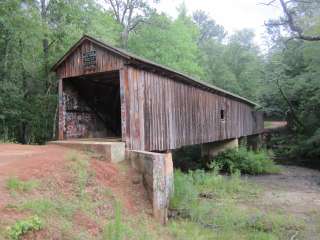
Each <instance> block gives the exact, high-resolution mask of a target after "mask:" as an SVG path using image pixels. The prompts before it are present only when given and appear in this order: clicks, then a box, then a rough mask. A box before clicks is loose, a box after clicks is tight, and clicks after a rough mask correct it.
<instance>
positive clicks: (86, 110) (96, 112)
mask: <svg viewBox="0 0 320 240" xmlns="http://www.w3.org/2000/svg"><path fill="white" fill-rule="evenodd" d="M63 81H64V83H63V97H64V101H65V129H64V136H65V138H66V139H71V138H109V137H115V138H118V137H119V138H120V137H121V110H120V80H119V71H112V72H105V73H99V74H92V75H84V76H79V77H72V78H66V79H64V80H63Z"/></svg>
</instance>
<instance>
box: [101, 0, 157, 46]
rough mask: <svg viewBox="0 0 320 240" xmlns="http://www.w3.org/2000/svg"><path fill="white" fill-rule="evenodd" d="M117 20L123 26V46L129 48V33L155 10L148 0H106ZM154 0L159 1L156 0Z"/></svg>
mask: <svg viewBox="0 0 320 240" xmlns="http://www.w3.org/2000/svg"><path fill="white" fill-rule="evenodd" d="M104 1H105V3H106V4H107V6H108V7H109V9H110V10H111V11H112V13H113V15H114V17H115V19H116V21H117V22H118V23H119V24H120V25H121V26H122V28H123V30H122V33H121V40H122V41H121V42H122V47H124V48H127V45H128V38H129V33H130V32H132V31H133V30H134V29H135V28H136V27H137V26H138V25H139V24H140V23H142V22H145V21H146V19H147V18H148V17H149V16H150V14H151V13H152V12H153V9H152V8H151V6H150V4H149V3H148V1H147V0H104ZM154 2H158V0H155V1H154Z"/></svg>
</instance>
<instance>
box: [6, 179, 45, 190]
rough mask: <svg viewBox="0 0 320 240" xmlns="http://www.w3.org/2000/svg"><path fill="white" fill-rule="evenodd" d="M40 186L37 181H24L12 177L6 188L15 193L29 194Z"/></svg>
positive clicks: (8, 180)
mask: <svg viewBox="0 0 320 240" xmlns="http://www.w3.org/2000/svg"><path fill="white" fill-rule="evenodd" d="M38 186H39V182H38V181H35V180H29V181H23V180H20V179H19V178H17V177H10V178H9V179H7V181H6V187H7V189H8V190H10V191H14V192H28V191H31V190H32V189H34V188H36V187H38Z"/></svg>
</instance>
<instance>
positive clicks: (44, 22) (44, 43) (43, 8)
mask: <svg viewBox="0 0 320 240" xmlns="http://www.w3.org/2000/svg"><path fill="white" fill-rule="evenodd" d="M40 4H41V21H42V31H43V33H44V35H43V39H42V49H43V68H44V76H45V91H44V92H45V93H46V92H47V90H48V88H49V86H50V78H49V40H48V34H47V24H48V22H47V4H46V0H41V1H40Z"/></svg>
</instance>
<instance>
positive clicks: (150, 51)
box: [128, 13, 203, 77]
mask: <svg viewBox="0 0 320 240" xmlns="http://www.w3.org/2000/svg"><path fill="white" fill-rule="evenodd" d="M197 38H198V31H197V28H196V26H195V25H194V24H193V22H192V21H191V18H190V17H186V18H185V17H184V16H182V15H181V16H180V17H178V18H177V19H176V20H171V19H170V18H169V17H168V16H166V15H164V14H162V15H159V14H156V13H155V14H153V15H152V16H151V18H150V19H149V21H148V23H144V24H141V25H140V26H139V27H138V28H137V29H136V31H135V33H134V34H132V35H131V37H130V38H129V45H128V46H129V49H130V50H131V51H133V52H134V53H136V54H138V55H140V56H144V57H145V58H147V59H151V60H153V61H155V62H157V63H160V64H163V65H166V66H168V67H170V68H173V69H175V70H178V71H182V72H185V73H187V74H190V75H193V76H197V77H201V76H202V74H203V71H202V68H201V67H200V65H199V61H198V54H199V51H198V47H197Z"/></svg>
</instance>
